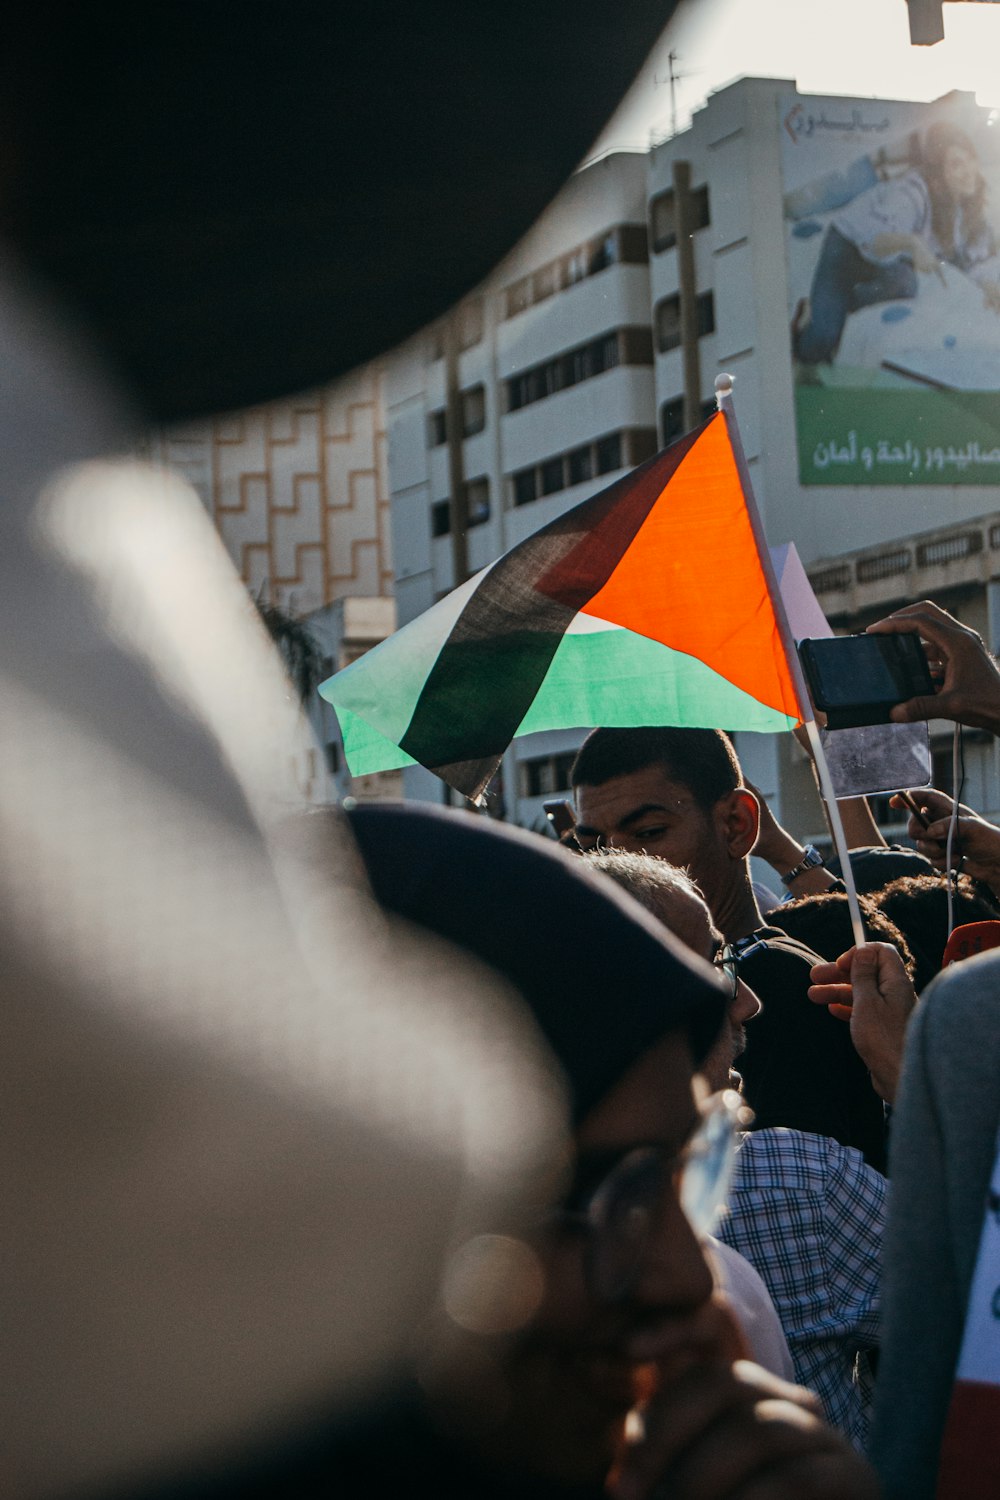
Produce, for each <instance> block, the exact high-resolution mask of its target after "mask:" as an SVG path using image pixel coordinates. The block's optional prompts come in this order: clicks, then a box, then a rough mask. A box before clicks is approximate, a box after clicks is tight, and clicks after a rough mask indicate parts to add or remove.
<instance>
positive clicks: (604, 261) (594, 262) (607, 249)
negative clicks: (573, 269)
mask: <svg viewBox="0 0 1000 1500" xmlns="http://www.w3.org/2000/svg"><path fill="white" fill-rule="evenodd" d="M615 249H616V245H615V235H614V231H613V230H611V231H610V232H609V233H608V234H602V235H601V237H600V239H599V240H593V241H592V242H591V245H590V253H589V255H588V257H587V275H588V276H596V275H597V273H598V271H605V270H607V268H608V266H612V265H614V262H615Z"/></svg>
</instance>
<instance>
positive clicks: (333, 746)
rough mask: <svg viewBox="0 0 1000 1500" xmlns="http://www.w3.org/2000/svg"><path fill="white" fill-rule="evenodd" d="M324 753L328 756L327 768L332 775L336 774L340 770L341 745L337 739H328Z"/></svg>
mask: <svg viewBox="0 0 1000 1500" xmlns="http://www.w3.org/2000/svg"><path fill="white" fill-rule="evenodd" d="M323 753H324V755H325V756H326V769H327V770H328V771H329V773H330V775H331V776H336V774H337V772H338V771H339V770H340V746H339V745H338V743H337V741H336V740H328V741H327V743H326V744H325V745H324V746H323Z"/></svg>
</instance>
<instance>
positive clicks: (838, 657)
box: [799, 632, 934, 729]
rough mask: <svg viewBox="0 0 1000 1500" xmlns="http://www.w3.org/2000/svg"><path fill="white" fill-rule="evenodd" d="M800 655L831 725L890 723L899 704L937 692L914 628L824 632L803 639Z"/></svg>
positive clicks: (814, 694) (817, 702)
mask: <svg viewBox="0 0 1000 1500" xmlns="http://www.w3.org/2000/svg"><path fill="white" fill-rule="evenodd" d="M799 657H800V659H801V661H802V670H803V671H804V672H805V674H806V681H807V682H808V684H809V692H810V693H811V695H812V700H813V703H814V704H815V705H816V707H817V708H819V709H822V711H823V712H824V713H825V714H826V722H827V728H828V729H854V728H857V727H858V726H860V725H863V724H887V723H889V712H890V710H891V709H892V708H893V706H894V705H895V704H897V703H905V701H906V700H907V698H923V697H928V696H930V694H931V693H933V691H934V683H933V681H932V679H931V674H930V669H929V668H928V666H927V658H926V657H925V655H924V652H923V647H922V646H921V644H920V638H919V636H917V635H916V634H915V633H909V632H908V633H907V634H905V635H831V636H821V637H819V638H816V639H807V640H803V641H800V642H799Z"/></svg>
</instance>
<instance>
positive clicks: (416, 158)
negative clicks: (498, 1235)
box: [0, 0, 671, 1497]
mask: <svg viewBox="0 0 1000 1500" xmlns="http://www.w3.org/2000/svg"><path fill="white" fill-rule="evenodd" d="M670 8H671V7H670V5H669V3H655V4H654V3H651V0H630V3H629V4H627V5H625V6H624V7H622V6H618V7H616V8H614V9H613V10H609V9H608V8H607V7H606V6H605V5H603V4H602V5H598V4H587V3H584V4H582V5H581V4H579V3H576V4H574V5H572V6H570V5H569V4H566V3H559V4H555V5H553V6H550V7H548V8H547V9H546V10H545V12H544V14H540V13H539V12H538V8H537V7H527V6H524V7H519V6H516V5H515V6H513V7H506V8H505V10H504V12H503V13H502V15H500V14H499V13H494V12H493V11H492V10H489V9H484V8H482V7H477V6H467V5H464V4H462V5H460V4H458V3H453V4H446V5H443V6H435V7H430V8H427V9H426V10H425V11H423V12H415V11H413V9H412V7H409V8H407V9H406V10H404V9H403V7H402V6H393V5H391V4H390V5H384V6H379V7H377V8H376V10H374V11H372V12H371V13H370V14H368V13H365V15H364V17H363V18H362V13H361V12H360V11H359V12H358V13H357V15H355V16H345V15H344V14H342V12H341V11H340V10H338V9H337V8H336V7H331V6H329V5H327V4H319V3H304V0H289V3H288V4H286V5H283V6H282V7H280V9H279V8H274V7H270V6H254V7H250V8H249V9H245V10H243V11H242V12H239V13H237V12H236V11H234V9H233V7H232V6H231V5H230V4H228V3H221V0H208V3H199V4H195V3H193V0H192V3H180V4H172V5H166V4H163V5H157V4H154V5H150V6H145V7H142V8H140V10H138V11H137V10H136V9H135V7H133V6H128V7H126V6H125V5H124V4H122V3H117V0H104V3H100V4H97V5H93V6H86V7H81V6H79V5H76V4H71V3H66V0H63V3H58V0H57V3H45V0H42V3H40V4H39V5H37V6H30V7H29V6H22V7H17V9H16V14H14V15H13V16H12V17H11V18H10V24H9V26H8V28H7V32H6V35H5V45H4V48H3V51H2V56H0V124H2V138H3V159H2V170H0V239H2V242H3V246H4V254H5V259H4V260H3V261H2V262H0V342H2V344H3V348H4V359H5V380H4V383H3V388H2V391H0V453H2V455H3V458H2V465H0V692H2V695H3V702H4V712H3V714H2V715H0V761H2V764H3V767H4V775H3V777H2V778H0V913H2V915H0V999H2V1004H0V1013H2V1015H3V1036H2V1040H0V1048H2V1057H3V1070H4V1078H3V1085H4V1097H5V1128H4V1132H3V1137H2V1141H0V1200H2V1201H3V1204H4V1213H3V1215H2V1224H0V1258H2V1260H3V1263H4V1266H5V1273H4V1278H3V1288H2V1294H0V1295H2V1297H3V1298H4V1299H5V1303H6V1305H5V1307H4V1310H3V1321H4V1327H5V1334H4V1339H3V1342H2V1347H0V1421H2V1425H3V1429H4V1439H5V1453H4V1459H3V1464H4V1468H3V1474H2V1487H3V1489H4V1492H5V1493H6V1494H9V1495H12V1496H32V1497H33V1496H50V1495H63V1494H67V1493H70V1492H73V1491H74V1490H76V1489H79V1490H80V1491H81V1492H91V1491H94V1490H95V1489H96V1488H97V1487H98V1486H100V1485H105V1484H108V1485H110V1484H112V1483H114V1482H121V1483H125V1482H127V1481H129V1480H130V1479H131V1477H133V1476H139V1475H144V1474H149V1473H153V1472H155V1471H156V1470H157V1469H159V1468H163V1467H164V1466H168V1465H171V1464H174V1463H176V1462H177V1461H179V1459H180V1458H181V1457H182V1456H184V1455H187V1456H188V1457H189V1458H198V1459H204V1460H207V1459H208V1458H209V1457H210V1456H212V1455H220V1454H225V1453H226V1452H229V1451H232V1449H233V1448H234V1447H239V1446H240V1445H242V1444H244V1443H245V1442H246V1441H247V1439H248V1436H249V1435H250V1434H253V1435H254V1437H255V1439H261V1438H263V1437H265V1436H266V1435H267V1434H268V1433H270V1432H276V1431H279V1430H281V1429H282V1428H283V1427H284V1425H285V1424H286V1423H291V1422H293V1421H294V1420H296V1418H297V1416H298V1415H299V1414H301V1413H302V1412H303V1411H305V1410H306V1409H315V1408H316V1407H317V1406H320V1405H323V1404H325V1403H329V1402H333V1401H343V1400H346V1399H348V1398H350V1399H358V1398H359V1397H360V1396H362V1395H364V1394H365V1393H366V1392H368V1391H369V1390H370V1389H371V1388H372V1387H373V1386H374V1385H375V1383H377V1381H378V1380H379V1379H381V1378H384V1376H385V1374H386V1372H387V1371H388V1370H390V1369H392V1368H395V1367H396V1366H397V1365H398V1363H399V1362H400V1361H401V1360H402V1359H403V1358H404V1356H405V1353H406V1352H407V1351H408V1348H409V1342H410V1338H411V1335H412V1332H413V1330H414V1328H415V1327H416V1326H417V1324H418V1322H419V1320H420V1319H421V1318H422V1316H423V1315H424V1312H425V1311H426V1309H427V1307H428V1306H429V1304H430V1302H431V1301H432V1299H433V1297H434V1294H435V1290H436V1287H437V1282H438V1278H439V1273H440V1269H441V1266H442V1264H443V1263H444V1261H445V1258H446V1255H447V1253H448V1252H449V1250H450V1249H451V1248H452V1247H453V1245H454V1243H455V1241H456V1239H459V1240H460V1239H461V1238H462V1237H463V1236H464V1235H466V1234H467V1233H470V1232H471V1231H472V1229H473V1228H474V1226H475V1225H476V1224H477V1223H480V1222H483V1221H487V1222H492V1220H493V1217H494V1216H495V1215H496V1214H499V1213H501V1212H502V1210H503V1206H504V1204H505V1203H507V1202H509V1201H510V1199H511V1198H512V1197H516V1196H517V1194H518V1193H519V1192H520V1189H521V1184H522V1182H523V1181H524V1180H525V1178H526V1176H527V1177H530V1176H531V1174H532V1173H533V1172H534V1170H535V1169H536V1167H537V1165H538V1161H539V1155H540V1153H542V1152H543V1151H544V1149H545V1146H546V1143H552V1142H553V1141H558V1139H559V1133H558V1120H559V1114H558V1105H557V1103H556V1100H555V1096H554V1094H553V1090H552V1084H551V1075H550V1072H549V1069H548V1066H547V1064H546V1063H545V1061H544V1060H543V1058H542V1055H541V1054H540V1051H539V1049H538V1045H537V1042H536V1040H535V1038H534V1033H533V1031H532V1029H531V1026H530V1025H529V1024H528V1023H527V1022H526V1021H525V1020H524V1018H523V1015H522V1016H520V1017H519V1013H518V1011H517V1007H516V1004H515V1006H514V1008H513V1009H512V1008H511V1006H510V1004H509V1002H508V1001H507V1000H505V998H504V996H505V993H506V991H505V989H504V986H503V985H502V983H500V982H498V981H497V980H496V979H495V978H494V979H491V978H489V977H488V976H484V975H483V974H482V972H481V971H479V970H475V971H473V969H471V968H469V967H468V966H467V963H466V964H463V963H462V962H461V961H460V960H459V959H458V958H453V959H452V960H450V961H449V962H448V963H447V964H445V965H441V963H440V962H439V960H438V959H437V957H436V956H435V955H433V954H431V953H430V950H429V949H428V946H427V944H426V943H421V942H420V941H417V940H411V941H409V942H405V941H403V940H402V939H397V937H396V936H395V935H393V934H392V933H391V931H390V929H389V927H388V925H387V923H386V920H385V918H384V917H383V915H382V914H381V913H380V912H379V911H378V910H377V908H376V907H375V906H374V905H373V903H372V902H371V900H370V897H369V895H368V893H367V891H366V889H365V885H364V880H363V877H362V876H360V875H357V874H355V873H352V871H353V869H354V867H353V866H352V865H351V863H350V840H349V837H348V836H347V834H346V833H345V832H344V830H343V829H342V828H341V829H339V830H337V831H335V832H331V836H330V837H331V849H332V853H331V859H332V862H333V865H334V868H335V871H336V878H332V877H331V875H330V872H327V873H326V874H325V875H324V876H323V877H322V878H319V877H317V876H316V875H315V874H313V873H312V872H311V871H310V870H308V869H307V868H306V867H305V866H304V864H303V862H302V861H301V860H300V859H299V858H298V857H297V855H296V852H295V851H294V850H288V849H286V848H283V849H281V850H277V849H276V848H275V845H274V839H273V836H272V835H273V829H274V826H275V823H276V820H277V819H278V817H279V816H280V815H283V814H285V813H287V812H288V810H289V809H291V808H294V807H295V806H296V805H298V804H299V803H300V802H301V791H300V789H299V788H298V787H297V786H296V784H295V780H294V777H293V776H290V774H289V766H290V764H293V763H294V759H295V756H296V754H297V753H298V751H299V749H300V747H301V746H302V744H303V740H302V734H303V729H302V725H301V723H300V721H299V720H298V718H297V716H296V712H295V708H294V704H292V702H291V699H290V694H289V691H288V688H287V685H286V684H285V682H284V681H283V679H282V676H281V673H280V669H279V668H278V666H277V664H276V662H275V660H274V658H273V656H272V654H271V653H270V652H269V650H268V648H267V646H266V643H265V642H264V639H263V636H262V634H261V631H260V628H259V626H258V625H257V623H256V622H255V621H254V620H253V618H252V611H251V608H250V606H249V603H248V601H247V599H246V596H245V591H243V590H242V588H241V586H240V583H239V580H238V579H237V578H236V576H235V574H234V573H233V572H232V569H231V568H230V566H229V564H228V562H227V560H226V559H225V557H224V555H223V553H222V549H221V547H220V545H219V543H218V540H217V538H216V537H215V536H214V534H213V531H212V528H211V525H210V523H209V521H208V519H207V517H206V516H205V515H204V512H203V510H202V507H201V506H200V503H199V502H198V500H197V497H196V496H194V495H193V493H192V492H190V491H188V490H186V489H185V487H184V486H183V485H182V484H180V483H179V482H177V481H175V480H173V479H165V478H163V476H156V475H152V474H151V473H150V472H149V471H148V470H144V469H143V468H142V466H140V465H121V464H108V463H106V462H104V461H103V459H104V457H105V456H106V455H108V454H110V453H116V452H120V451H125V450H127V449H129V447H130V446H131V445H132V443H133V441H134V438H133V436H132V434H133V433H134V424H133V422H132V420H131V419H130V417H129V416H128V415H127V411H126V402H128V401H134V402H135V403H136V405H137V406H138V407H140V408H141V409H142V410H144V411H145V412H146V413H147V414H149V415H151V416H153V417H155V418H157V419H159V420H163V421H166V420H170V419H174V418H178V417H180V416H182V415H188V414H194V413H199V414H208V413H211V412H213V411H216V410H219V409H222V408H226V407H232V406H234V405H238V404H244V403H248V402H251V401H262V400H266V399H268V398H270V397H273V396H277V395H279V394H282V393H285V392H288V391H290V390H293V389H296V388H300V387H302V386H304V385H309V384H315V383H317V382H319V381H322V380H327V379H331V378H333V377H334V376H335V375H336V374H338V373H339V372H340V371H342V370H344V369H347V368H349V367H351V366H352V365H354V364H355V363H357V362H358V361H359V360H362V359H364V358H367V357H369V356H373V355H375V354H377V353H378V352H379V351H380V350H381V349H382V348H384V347H386V346H387V345H389V344H391V343H392V342H394V341H395V340H398V339H400V338H402V337H404V336H405V335H407V334H408V333H410V332H412V331H413V330H415V329H416V328H418V327H419V326H421V325H422V324H423V323H425V322H426V321H427V320H428V319H429V318H431V317H434V316H437V315H439V314H441V313H443V312H444V311H445V310H446V309H447V307H448V306H449V304H450V303H451V302H452V301H454V300H455V298H457V297H458V296H460V295H461V294H463V293H464V292H466V291H467V290H469V289H470V288H471V286H472V284H473V283H474V282H475V281H477V280H478V279H479V277H480V276H482V275H483V274H485V272H486V271H487V270H489V269H490V267H491V266H492V265H493V264H494V263H495V262H496V261H497V260H498V259H500V258H501V257H502V255H503V254H504V253H505V252H506V251H507V250H508V249H509V248H510V246H511V245H512V244H513V242H514V241H515V240H516V239H517V237H518V236H519V235H520V234H521V233H522V232H523V231H524V230H525V229H527V228H528V227H529V225H530V223H531V221H532V220H533V218H534V217H535V216H536V214H537V213H538V212H539V211H540V210H541V208H542V207H543V206H544V204H545V202H546V200H547V199H548V197H549V196H551V195H552V194H553V193H554V192H555V191H556V190H557V189H558V187H559V186H560V185H561V183H562V181H563V180H564V179H565V177H566V175H567V174H568V172H569V170H570V169H571V168H572V166H573V165H574V163H575V162H576V161H577V160H578V159H579V158H580V157H581V156H582V155H583V153H584V152H585V150H586V149H587V146H588V145H589V144H590V142H591V141H592V140H593V138H594V137H595V136H596V134H597V132H598V130H599V128H600V126H601V125H602V124H603V123H604V119H605V117H606V115H607V114H608V113H610V111H611V109H612V108H613V106H614V104H615V103H617V100H618V97H619V95H620V93H621V92H622V91H623V90H624V88H625V86H626V85H627V83H628V82H629V81H630V78H631V76H632V74H633V73H634V71H635V70H636V68H637V67H638V66H639V64H640V62H641V61H642V59H643V57H644V56H645V53H646V52H647V51H648V48H649V46H650V45H651V44H652V42H653V40H654V39H655V36H656V33H657V31H658V30H659V28H660V27H661V26H662V25H663V24H664V23H665V21H666V19H667V17H668V14H669V11H670ZM25 273H27V275H25ZM26 283H27V285H28V287H29V288H30V289H29V290H28V291H25V284H26ZM39 292H41V294H42V295H41V298H40V297H39ZM71 325H72V328H73V336H72V338H71V337H69V335H68V334H67V332H66V330H67V328H69V327H70V326H71ZM102 370H103V371H104V372H105V374H106V373H107V372H110V374H111V377H112V380H114V378H115V377H117V378H118V380H120V381H121V384H122V387H123V389H124V390H125V392H126V397H125V398H124V400H123V399H122V398H120V397H119V396H118V395H116V394H115V392H114V389H113V387H112V384H111V382H109V381H107V380H106V378H105V374H100V373H98V372H99V371H102ZM94 460H99V461H96V462H87V461H94ZM467 962H468V961H467ZM362 1204H363V1206H364V1212H363V1213H361V1212H359V1206H360V1205H362Z"/></svg>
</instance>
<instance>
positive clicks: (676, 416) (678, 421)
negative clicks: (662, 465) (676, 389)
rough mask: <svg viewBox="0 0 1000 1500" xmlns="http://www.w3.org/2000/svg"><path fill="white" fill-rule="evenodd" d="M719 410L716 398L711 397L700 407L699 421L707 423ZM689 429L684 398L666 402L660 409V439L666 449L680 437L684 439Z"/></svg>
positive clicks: (679, 397) (676, 397)
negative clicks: (685, 417) (685, 419)
mask: <svg viewBox="0 0 1000 1500" xmlns="http://www.w3.org/2000/svg"><path fill="white" fill-rule="evenodd" d="M716 410H717V405H716V400H715V397H714V396H709V397H708V398H707V400H705V401H702V402H701V404H700V406H699V407H698V419H699V421H701V422H704V421H706V420H707V419H708V418H709V417H711V416H713V415H714V413H715V411H716ZM686 431H687V428H686V427H685V425H684V397H683V396H675V397H674V399H673V401H664V403H663V405H662V406H661V407H660V438H661V442H662V445H663V447H664V448H666V447H667V445H668V443H675V442H676V441H677V439H678V438H679V437H683V436H684V434H685V432H686Z"/></svg>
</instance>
